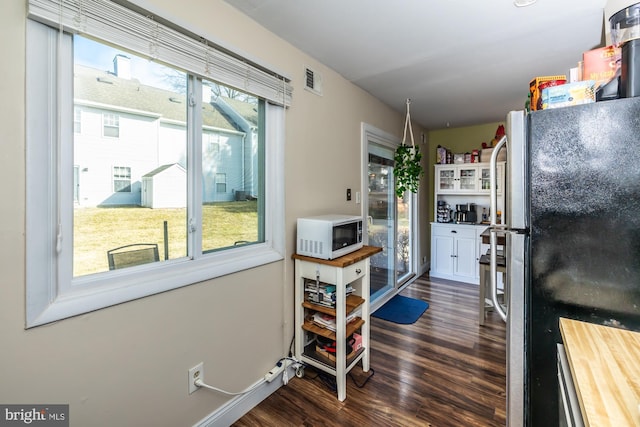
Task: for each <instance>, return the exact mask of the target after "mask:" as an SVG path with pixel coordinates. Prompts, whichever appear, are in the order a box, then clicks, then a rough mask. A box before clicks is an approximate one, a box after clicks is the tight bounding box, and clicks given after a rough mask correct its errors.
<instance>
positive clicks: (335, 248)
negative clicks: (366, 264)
mask: <svg viewBox="0 0 640 427" xmlns="http://www.w3.org/2000/svg"><path fill="white" fill-rule="evenodd" d="M361 247H362V217H361V216H352V215H319V216H312V217H306V218H298V230H297V244H296V252H297V253H298V255H305V256H310V257H314V258H321V259H335V258H338V257H341V256H343V255H346V254H348V253H350V252H353V251H356V250H358V249H360V248H361Z"/></svg>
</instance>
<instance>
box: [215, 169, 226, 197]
mask: <svg viewBox="0 0 640 427" xmlns="http://www.w3.org/2000/svg"><path fill="white" fill-rule="evenodd" d="M226 192H227V174H226V173H217V174H216V193H226Z"/></svg>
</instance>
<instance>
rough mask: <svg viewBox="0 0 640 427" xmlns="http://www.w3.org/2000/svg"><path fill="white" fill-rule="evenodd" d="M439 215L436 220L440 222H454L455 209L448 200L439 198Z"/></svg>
mask: <svg viewBox="0 0 640 427" xmlns="http://www.w3.org/2000/svg"><path fill="white" fill-rule="evenodd" d="M437 214H438V216H437V218H436V221H438V222H452V221H453V220H454V216H453V210H452V209H451V208H450V207H449V205H448V204H447V202H445V201H443V200H438V212H437Z"/></svg>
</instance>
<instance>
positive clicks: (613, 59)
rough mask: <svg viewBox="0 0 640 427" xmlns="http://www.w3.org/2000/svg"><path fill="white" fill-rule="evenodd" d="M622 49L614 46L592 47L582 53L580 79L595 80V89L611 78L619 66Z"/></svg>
mask: <svg viewBox="0 0 640 427" xmlns="http://www.w3.org/2000/svg"><path fill="white" fill-rule="evenodd" d="M621 59H622V50H621V49H620V48H619V47H615V46H606V47H601V48H598V49H592V50H589V51H587V52H584V53H583V54H582V79H583V80H595V82H596V83H595V89H596V90H598V88H599V87H600V86H602V85H604V84H606V83H608V82H609V81H610V80H611V79H613V78H614V77H615V75H616V72H617V71H618V69H619V68H620V62H621Z"/></svg>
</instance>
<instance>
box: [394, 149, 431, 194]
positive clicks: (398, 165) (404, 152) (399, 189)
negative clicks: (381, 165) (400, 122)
mask: <svg viewBox="0 0 640 427" xmlns="http://www.w3.org/2000/svg"><path fill="white" fill-rule="evenodd" d="M420 159H422V154H421V153H420V147H410V146H408V145H404V144H402V145H400V146H398V148H397V149H396V153H395V156H394V161H395V165H394V167H393V171H394V174H395V178H396V195H397V196H398V197H404V193H405V192H406V191H410V192H412V193H417V192H418V186H419V185H420V177H422V175H423V174H424V171H423V169H422V165H421V164H420Z"/></svg>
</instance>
